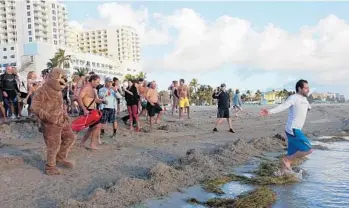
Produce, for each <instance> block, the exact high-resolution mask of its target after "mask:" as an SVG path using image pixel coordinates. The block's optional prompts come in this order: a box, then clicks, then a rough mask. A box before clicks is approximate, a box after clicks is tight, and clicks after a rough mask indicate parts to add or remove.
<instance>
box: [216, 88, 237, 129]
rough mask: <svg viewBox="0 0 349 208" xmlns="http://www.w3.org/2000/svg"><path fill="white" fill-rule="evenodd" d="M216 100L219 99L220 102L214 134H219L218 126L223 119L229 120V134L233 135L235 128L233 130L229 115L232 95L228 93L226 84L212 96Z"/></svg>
mask: <svg viewBox="0 0 349 208" xmlns="http://www.w3.org/2000/svg"><path fill="white" fill-rule="evenodd" d="M212 97H213V98H214V99H217V101H218V112H217V121H216V126H215V128H214V129H213V131H214V132H217V131H218V130H217V126H218V124H220V123H221V120H222V119H224V118H225V119H227V121H228V124H229V132H231V133H235V132H234V130H233V128H232V124H231V120H230V115H229V108H230V95H229V93H228V92H227V91H226V85H225V84H221V87H220V88H217V89H216V90H215V91H214V93H213V96H212Z"/></svg>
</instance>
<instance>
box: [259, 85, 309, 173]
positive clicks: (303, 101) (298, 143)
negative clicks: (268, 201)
mask: <svg viewBox="0 0 349 208" xmlns="http://www.w3.org/2000/svg"><path fill="white" fill-rule="evenodd" d="M296 92H297V93H296V94H294V95H291V96H289V97H288V98H287V100H286V101H285V103H283V104H281V105H279V106H277V107H275V108H273V109H270V110H268V109H265V108H264V109H262V110H261V112H260V115H261V116H267V115H271V114H276V113H280V112H282V111H284V110H286V109H288V110H289V113H288V119H287V123H286V128H285V132H286V136H287V142H288V145H287V156H285V157H284V158H283V159H282V161H283V163H284V165H285V168H286V169H287V170H290V171H292V169H291V164H292V162H293V161H294V160H295V159H297V158H300V157H305V156H307V155H309V154H311V153H312V151H313V150H312V147H311V144H310V142H309V140H308V138H307V137H306V136H305V135H304V134H303V132H302V128H303V125H304V123H305V119H306V117H307V113H308V111H309V110H310V109H311V106H310V104H309V102H308V99H307V97H308V93H309V85H308V82H307V81H306V80H302V79H301V80H299V81H298V82H297V83H296Z"/></svg>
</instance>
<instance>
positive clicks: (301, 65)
mask: <svg viewBox="0 0 349 208" xmlns="http://www.w3.org/2000/svg"><path fill="white" fill-rule="evenodd" d="M61 2H63V3H64V4H66V5H67V8H68V12H69V20H70V21H72V22H73V24H77V25H80V26H81V27H84V28H102V27H106V26H115V25H130V26H133V27H135V28H136V29H137V30H138V31H139V33H140V35H141V41H142V56H143V57H142V58H143V61H144V70H145V71H146V72H147V73H148V77H149V79H154V80H157V81H158V83H159V85H160V87H161V88H165V87H167V86H169V84H170V82H171V81H172V80H174V79H180V78H184V79H186V80H188V81H189V80H191V79H192V78H197V79H198V80H199V83H201V84H211V85H213V86H215V85H219V84H220V83H226V84H227V85H228V87H231V88H233V89H235V88H240V89H252V90H256V89H260V90H265V89H270V88H280V87H290V86H291V87H292V86H293V85H294V82H295V81H296V80H298V79H300V78H303V79H307V80H309V81H310V84H311V85H312V86H313V87H314V88H316V89H317V90H318V91H338V92H341V93H344V94H345V95H349V91H348V89H349V82H348V75H349V62H348V59H349V22H348V20H349V13H348V11H349V2H320V3H318V2H294V3H286V2H268V3H263V2H219V3H216V2H197V1H196V2H195V1H194V2H184V1H182V2H181V1H177V2H169V1H163V2H146V1H145V2H134V1H130V2H112V1H105V2H103V1H61Z"/></svg>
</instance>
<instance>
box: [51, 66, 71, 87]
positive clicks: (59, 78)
mask: <svg viewBox="0 0 349 208" xmlns="http://www.w3.org/2000/svg"><path fill="white" fill-rule="evenodd" d="M46 82H47V84H48V85H49V86H50V87H51V88H52V89H54V90H56V91H61V90H63V89H64V88H65V86H66V83H67V82H66V80H65V79H64V75H63V70H62V69H60V68H53V69H52V70H51V71H50V73H49V74H48V77H47V81H46Z"/></svg>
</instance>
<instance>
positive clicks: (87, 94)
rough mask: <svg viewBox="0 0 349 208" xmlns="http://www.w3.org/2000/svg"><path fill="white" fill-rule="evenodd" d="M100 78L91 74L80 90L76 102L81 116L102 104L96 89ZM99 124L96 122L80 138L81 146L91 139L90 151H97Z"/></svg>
mask: <svg viewBox="0 0 349 208" xmlns="http://www.w3.org/2000/svg"><path fill="white" fill-rule="evenodd" d="M99 82H100V78H99V76H98V75H96V74H93V75H91V76H90V78H89V80H88V83H87V84H86V85H85V86H84V87H83V88H82V89H81V91H80V94H79V97H78V102H79V105H80V108H81V110H82V112H81V114H85V115H87V114H89V112H90V111H91V110H95V109H97V103H102V100H101V99H99V98H98V95H97V91H96V87H97V86H98V85H99ZM100 131H101V124H100V122H97V123H95V124H93V125H91V126H90V127H89V130H88V131H87V132H86V134H85V135H84V137H83V138H82V141H81V145H82V146H85V142H86V140H87V139H88V138H90V136H91V137H92V138H91V145H90V147H91V149H93V150H97V149H98V148H97V143H98V139H99V137H100Z"/></svg>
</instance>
